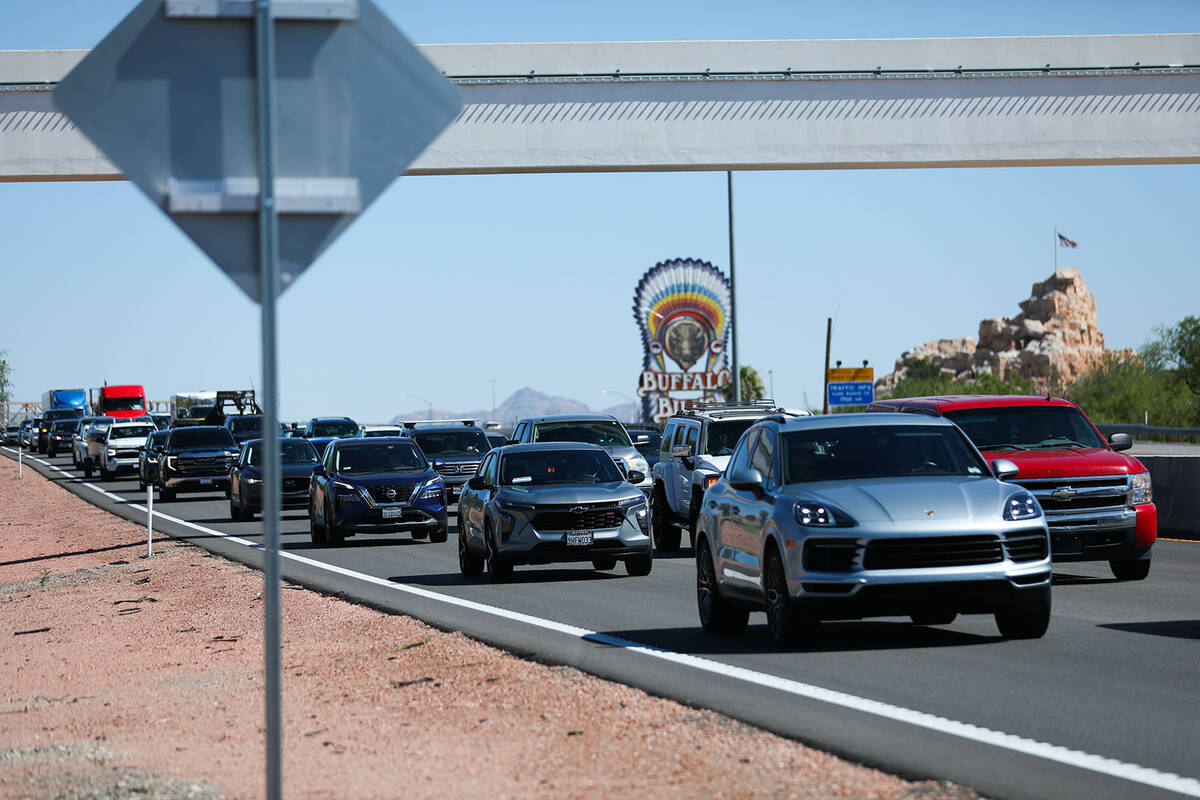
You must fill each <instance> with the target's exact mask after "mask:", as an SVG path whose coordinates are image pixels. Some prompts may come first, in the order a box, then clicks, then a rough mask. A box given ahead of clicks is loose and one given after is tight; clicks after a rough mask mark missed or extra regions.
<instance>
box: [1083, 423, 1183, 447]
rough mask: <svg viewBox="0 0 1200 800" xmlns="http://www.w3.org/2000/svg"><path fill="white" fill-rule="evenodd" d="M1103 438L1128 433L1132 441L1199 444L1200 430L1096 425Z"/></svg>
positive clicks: (1149, 426)
mask: <svg viewBox="0 0 1200 800" xmlns="http://www.w3.org/2000/svg"><path fill="white" fill-rule="evenodd" d="M1096 427H1097V428H1099V429H1100V432H1101V433H1103V434H1104V435H1105V436H1109V435H1111V434H1114V433H1128V434H1129V435H1130V436H1132V437H1133V438H1134V439H1140V440H1142V441H1146V442H1191V443H1192V444H1196V443H1200V428H1168V427H1162V426H1155V425H1143V424H1141V423H1130V424H1128V425H1125V424H1119V425H1113V424H1109V423H1103V424H1100V423H1098V424H1097V425H1096Z"/></svg>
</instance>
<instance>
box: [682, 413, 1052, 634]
mask: <svg viewBox="0 0 1200 800" xmlns="http://www.w3.org/2000/svg"><path fill="white" fill-rule="evenodd" d="M1016 472H1017V470H1016V467H1015V466H1014V465H1013V464H1012V462H1009V461H1004V460H997V461H993V462H992V463H991V464H988V463H987V462H986V461H985V460H984V459H983V457H982V456H981V455H980V454H979V451H978V450H976V449H975V447H974V446H973V445H972V444H971V442H970V441H969V440H968V439H967V438H966V436H965V435H964V434H963V433H962V431H961V430H959V429H958V427H957V426H956V425H954V423H952V422H950V421H948V420H945V419H942V418H937V417H927V416H924V415H914V414H846V415H831V416H824V417H800V418H793V419H787V418H786V417H782V416H781V417H774V418H768V419H767V420H765V421H763V422H759V423H758V424H756V425H754V426H753V427H751V428H750V429H749V430H747V431H746V433H745V434H744V435H743V436H742V438H741V440H740V441H739V442H738V445H737V448H736V449H735V450H734V453H733V455H732V457H731V458H730V462H729V466H728V467H727V468H726V470H725V474H724V475H723V476H722V477H721V478H720V479H719V480H718V481H717V482H716V483H715V484H714V485H713V486H712V487H711V488H709V489H708V491H707V492H706V493H705V495H704V500H703V506H704V507H703V508H702V509H701V514H700V519H699V532H698V536H697V542H696V571H697V586H696V588H697V603H698V606H699V614H700V622H701V624H702V626H703V627H704V629H705V630H706V631H709V632H712V633H736V632H740V631H742V630H743V629H744V628H745V626H746V622H747V616H748V614H749V612H750V611H755V610H761V611H765V612H766V613H767V622H768V631H769V633H770V636H771V639H772V641H773V642H774V643H775V644H777V645H785V644H788V643H793V642H795V641H797V640H798V639H799V638H801V637H802V636H803V634H805V633H806V632H811V631H812V629H813V627H814V626H815V624H816V623H817V622H818V621H820V620H823V619H861V618H864V617H876V616H900V615H903V616H909V617H910V618H911V619H912V621H913V622H915V623H917V624H924V625H941V624H948V623H950V622H952V621H953V620H954V619H955V618H956V617H957V615H958V614H978V613H987V614H994V615H995V618H996V623H997V625H998V627H999V628H1000V633H1001V634H1002V635H1004V636H1006V637H1010V638H1031V637H1040V636H1042V635H1043V634H1044V633H1045V632H1046V629H1047V626H1048V624H1049V620H1050V546H1049V535H1048V532H1047V528H1046V521H1045V518H1044V517H1043V515H1042V510H1041V508H1040V507H1039V506H1038V503H1037V500H1035V499H1034V497H1033V496H1032V495H1031V494H1030V493H1029V492H1027V491H1026V490H1024V489H1022V488H1021V487H1020V486H1016V485H1013V484H1009V483H1004V482H1003V481H1004V479H1006V478H1011V477H1014V476H1015V475H1016Z"/></svg>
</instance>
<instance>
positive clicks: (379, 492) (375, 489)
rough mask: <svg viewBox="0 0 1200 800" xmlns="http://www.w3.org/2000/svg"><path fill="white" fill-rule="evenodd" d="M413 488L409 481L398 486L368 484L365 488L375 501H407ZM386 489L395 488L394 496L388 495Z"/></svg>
mask: <svg viewBox="0 0 1200 800" xmlns="http://www.w3.org/2000/svg"><path fill="white" fill-rule="evenodd" d="M415 488H416V487H415V486H413V485H412V484H411V483H408V484H401V485H399V486H370V487H368V488H367V492H368V493H369V494H370V495H371V499H372V500H374V501H375V502H376V503H407V502H408V498H410V497H412V493H413V489H415ZM388 489H393V490H395V492H396V496H395V497H388V495H387V493H388Z"/></svg>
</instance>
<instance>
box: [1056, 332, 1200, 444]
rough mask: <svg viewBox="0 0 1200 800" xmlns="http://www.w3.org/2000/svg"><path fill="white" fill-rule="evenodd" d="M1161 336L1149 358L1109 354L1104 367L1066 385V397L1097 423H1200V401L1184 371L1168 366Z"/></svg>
mask: <svg viewBox="0 0 1200 800" xmlns="http://www.w3.org/2000/svg"><path fill="white" fill-rule="evenodd" d="M1162 344H1163V340H1162V339H1160V340H1159V341H1157V342H1152V343H1150V344H1149V345H1147V346H1146V347H1145V348H1144V350H1145V351H1147V352H1148V356H1147V357H1143V356H1140V355H1135V354H1129V353H1107V354H1105V356H1104V361H1103V362H1102V363H1101V364H1100V366H1099V367H1097V368H1095V369H1093V370H1092V371H1091V372H1089V373H1087V374H1086V375H1084V376H1083V377H1081V378H1079V379H1078V380H1076V381H1075V382H1074V383H1072V384H1070V385H1069V386H1068V387H1066V389H1065V391H1064V392H1063V396H1064V397H1066V398H1067V399H1068V400H1070V401H1071V402H1073V403H1075V404H1077V405H1078V406H1079V407H1080V408H1082V409H1083V410H1084V411H1085V412H1086V413H1087V415H1088V416H1089V417H1091V418H1092V420H1093V421H1095V422H1102V423H1112V424H1121V423H1137V422H1141V421H1142V420H1143V419H1145V418H1146V417H1149V419H1150V424H1151V425H1157V426H1163V427H1175V428H1192V427H1197V426H1200V399H1198V398H1197V397H1196V396H1195V395H1194V394H1193V393H1192V392H1191V391H1189V389H1188V386H1187V384H1186V383H1185V382H1184V378H1183V374H1182V372H1181V371H1180V370H1172V369H1166V368H1164V365H1165V363H1166V362H1165V361H1164V360H1163V359H1162V358H1161V357H1160V356H1159V354H1158V353H1157V352H1156V350H1157V349H1158V348H1159V347H1160V346H1161V345H1162Z"/></svg>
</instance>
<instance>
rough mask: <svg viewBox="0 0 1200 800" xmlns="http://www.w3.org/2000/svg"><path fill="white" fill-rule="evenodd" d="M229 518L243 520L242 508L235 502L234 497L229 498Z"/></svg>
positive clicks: (235, 520)
mask: <svg viewBox="0 0 1200 800" xmlns="http://www.w3.org/2000/svg"><path fill="white" fill-rule="evenodd" d="M229 518H230V519H231V520H233V521H234V522H241V521H242V510H241V509H240V508H238V506H237V503H235V502H233V498H230V499H229Z"/></svg>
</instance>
